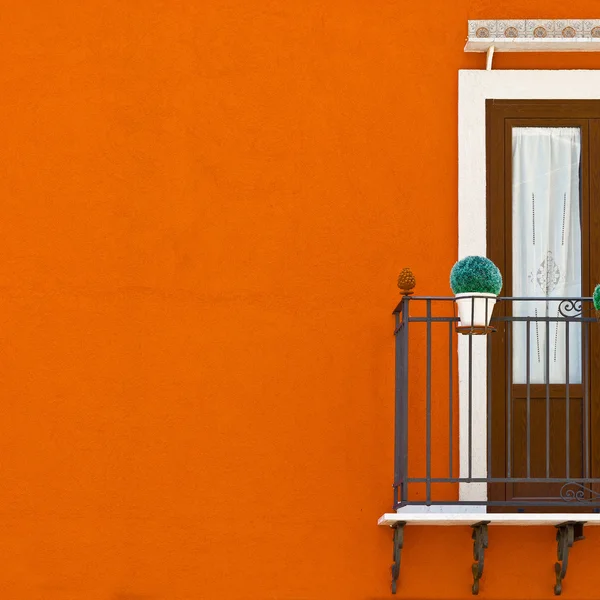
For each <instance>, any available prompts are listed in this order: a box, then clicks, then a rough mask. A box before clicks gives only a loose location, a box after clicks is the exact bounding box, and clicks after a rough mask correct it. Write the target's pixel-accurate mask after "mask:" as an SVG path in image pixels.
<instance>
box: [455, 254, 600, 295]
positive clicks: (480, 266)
mask: <svg viewBox="0 0 600 600" xmlns="http://www.w3.org/2000/svg"><path fill="white" fill-rule="evenodd" d="M450 287H451V288H452V291H453V292H454V293H455V294H468V293H470V292H473V293H479V294H494V295H495V296H497V295H498V294H499V293H500V290H501V289H502V275H501V274H500V269H498V267H497V266H496V265H495V264H494V263H493V262H492V261H491V260H490V259H489V258H486V257H485V256H467V257H466V258H463V259H461V260H459V261H458V262H457V263H456V264H455V265H454V266H453V267H452V271H451V272H450ZM599 299H600V298H599Z"/></svg>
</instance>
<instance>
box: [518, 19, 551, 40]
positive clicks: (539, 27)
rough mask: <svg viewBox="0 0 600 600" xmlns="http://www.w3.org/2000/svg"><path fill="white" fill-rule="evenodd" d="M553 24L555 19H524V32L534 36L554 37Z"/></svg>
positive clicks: (528, 35)
mask: <svg viewBox="0 0 600 600" xmlns="http://www.w3.org/2000/svg"><path fill="white" fill-rule="evenodd" d="M554 26H555V21H549V20H548V19H545V20H535V21H525V34H526V36H527V37H534V38H545V37H554Z"/></svg>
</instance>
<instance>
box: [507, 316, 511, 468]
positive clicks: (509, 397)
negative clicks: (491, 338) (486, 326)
mask: <svg viewBox="0 0 600 600" xmlns="http://www.w3.org/2000/svg"><path fill="white" fill-rule="evenodd" d="M506 349H507V352H506V354H507V361H506V476H507V477H510V476H511V475H510V474H511V471H512V389H511V380H512V377H511V376H512V351H513V347H512V323H511V322H510V321H507V322H506Z"/></svg>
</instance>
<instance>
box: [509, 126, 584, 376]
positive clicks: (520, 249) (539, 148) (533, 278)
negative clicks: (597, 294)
mask: <svg viewBox="0 0 600 600" xmlns="http://www.w3.org/2000/svg"><path fill="white" fill-rule="evenodd" d="M512 133H513V137H512V140H513V141H512V156H513V187H512V193H513V194H512V195H513V206H512V255H513V260H512V269H513V273H512V280H513V289H512V295H513V296H534V297H548V298H552V297H560V296H563V297H579V296H581V221H580V181H579V179H580V175H579V169H580V156H581V136H580V130H579V128H577V127H514V128H513V130H512ZM507 293H508V291H507ZM559 304H560V303H559V302H557V301H549V300H548V301H536V302H514V305H513V314H514V315H515V316H533V317H536V316H537V317H556V316H559V314H558V307H559ZM526 327H527V325H526V323H516V322H515V323H514V324H513V332H512V345H513V382H514V383H525V382H526V360H527V352H529V359H530V382H531V383H546V357H547V353H549V355H550V365H549V366H550V368H549V379H550V383H565V382H566V351H567V349H566V325H565V324H564V323H560V324H559V323H550V324H549V325H548V326H547V325H546V323H544V322H540V323H535V322H534V323H531V324H530V325H529V327H530V344H529V349H527V337H526V335H527V334H526ZM569 382H570V383H581V328H580V326H579V325H578V324H571V325H570V326H569Z"/></svg>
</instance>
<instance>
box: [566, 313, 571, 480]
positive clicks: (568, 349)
mask: <svg viewBox="0 0 600 600" xmlns="http://www.w3.org/2000/svg"><path fill="white" fill-rule="evenodd" d="M565 346H566V351H565V362H566V377H565V383H566V385H565V411H566V415H565V427H566V431H565V444H566V448H565V456H566V458H565V460H566V462H567V464H566V478H567V479H569V477H570V476H571V385H570V382H569V379H570V373H569V368H570V367H569V359H570V356H569V354H570V352H571V347H570V344H569V320H568V319H567V320H565Z"/></svg>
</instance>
